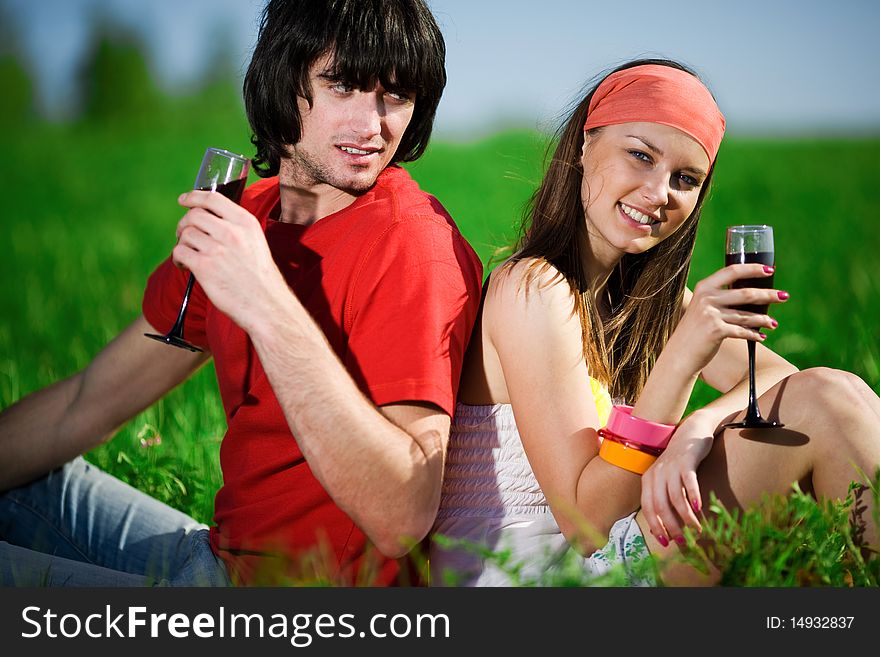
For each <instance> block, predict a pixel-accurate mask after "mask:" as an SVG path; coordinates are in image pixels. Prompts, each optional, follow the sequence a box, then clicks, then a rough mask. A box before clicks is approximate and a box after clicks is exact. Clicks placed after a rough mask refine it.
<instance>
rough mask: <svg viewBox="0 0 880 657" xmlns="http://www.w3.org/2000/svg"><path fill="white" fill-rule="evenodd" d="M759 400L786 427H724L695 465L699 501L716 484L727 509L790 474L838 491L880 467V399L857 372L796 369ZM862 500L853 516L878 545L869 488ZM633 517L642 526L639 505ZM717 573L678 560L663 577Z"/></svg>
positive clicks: (690, 579)
mask: <svg viewBox="0 0 880 657" xmlns="http://www.w3.org/2000/svg"><path fill="white" fill-rule="evenodd" d="M760 407H761V410H762V412H763V413H764V415H765V417H770V418H772V419H777V420H779V421H781V422H783V423H784V424H785V427H784V428H782V429H764V430H755V429H751V430H749V429H726V430H723V433H721V434H719V435H718V436H717V437H716V439H715V443H714V445H713V447H712V451H711V452H710V454H709V456H707V457H706V459H705V460H704V461H703V463H702V464H701V466H700V468H699V471H698V473H697V474H698V477H699V481H700V493H701V496H702V498H703V501H704V502H705V501H706V500H707V499H708V498H709V493H710V492H714V493H715V495H717V496H718V498H719V500H720V501H721V502H722V503H723V504H724V505H725V506H726V507H727V508H728V509H734V508H740V509H742V508H746V507H748V506H750V505H753V504H755V503H757V502H759V501H760V500H761V496H762V495H763V494H765V493H767V494H771V495H772V494H782V495H785V494H787V493H789V492H790V491H791V485H792V484H793V483H794V482H800V484H801V487H802V488H803V489H804V490H805V491H809V492H811V493H812V494H813V495H814V496H815V497H816V498H818V499H826V498H831V499H834V498H840V499H842V498H843V497H845V496H846V494H847V491H848V489H849V485H850V482H851V481H861V480H862V474H861V473H864V474H865V475H866V476H867V477H869V478H871V479H873V477H874V473H875V471H876V469H877V468H878V467H880V399H878V397H877V395H876V394H874V392H873V391H872V390H871V389H870V388H869V387H868V386H867V384H865V382H864V381H862V380H861V379H860V378H858V377H857V376H855V375H853V374H850V373H848V372H841V371H837V370H831V369H826V368H816V369H812V370H805V371H803V372H798V373H797V374H794V375H792V376H790V377H788V378H787V379H785V380H784V381H781V382H780V383H778V384H777V385H776V386H774V387H773V388H772V389H770V390H769V391H767V392H766V393H765V394H764V395H762V396H761V398H760ZM744 414H745V412H744V411H743V413H742V414H741V416H742V415H744ZM861 501H862V502H863V503H866V504H867V507H868V508H867V509H863V510H862V512H861V513H859V515H858V517H854V518H853V521H854V522H856V523H858V524H859V525H860V526H863V529H864V533H863V540H864V543H865V544H868V545H874V546H877V545H878V544H880V539H878V528H877V526H876V524H875V523H874V519H873V512H872V507H873V497H872V495H871V493H870V492H867V493H866V494H865V495H863V496H862V499H861ZM636 519H637V521H638V522H639V525H640V526H641V527H642V528H647V526H648V525H647V523H646V522H645V520H644V518H643V516H642V514H641V512H640V513H639V515H638V516H637V518H636ZM645 540H646V541H647V544H648V548H649V549H650V550H651V552H652V553H653V554H656V555H661V556H662V555H665V554H674V553H675V552H677V547H676V545H675V543H674V542H671V543H670V547H669V548H663V547H662V546H661V545H660V544H659V543H658V542H657V540H656V539H655V538H654V537H653V536H652V535H651V534H650V533H649V532H645ZM717 576H718V574H717V573H714V574H712V575H711V576H710V578H709V580H706V578H705V577H704V576H702V575H700V574H699V573H697V572H696V571H695V570H694V569H693V568H690V567H688V566H685V565H682V566H676V567H673V568H671V569H670V571H669V572H665V575H664V580H665V581H666V582H667V583H669V584H686V585H697V584H705V583H712V582H713V580H716V579H717Z"/></svg>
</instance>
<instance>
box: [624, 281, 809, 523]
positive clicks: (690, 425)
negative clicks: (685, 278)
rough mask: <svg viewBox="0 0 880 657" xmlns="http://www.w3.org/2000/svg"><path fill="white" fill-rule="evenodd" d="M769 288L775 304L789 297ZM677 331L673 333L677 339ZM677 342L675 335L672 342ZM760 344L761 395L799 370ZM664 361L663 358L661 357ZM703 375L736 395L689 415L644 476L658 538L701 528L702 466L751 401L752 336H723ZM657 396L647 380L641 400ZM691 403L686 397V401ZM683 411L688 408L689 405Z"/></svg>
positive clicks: (645, 504) (647, 508)
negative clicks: (719, 433) (720, 434)
mask: <svg viewBox="0 0 880 657" xmlns="http://www.w3.org/2000/svg"><path fill="white" fill-rule="evenodd" d="M768 292H769V294H767V293H765V296H768V297H769V302H770V303H779V302H781V301H783V300H782V299H779V298H778V296H774V295H775V294H776V291H775V290H770V291H768ZM692 301H693V294H691V292H690V291H689V290H687V291H686V292H685V298H684V311H685V314H684V317H687V316H688V313H687V311H688V309H689V308H690V306H691V303H692ZM756 317H765V316H756ZM703 321H705V319H704V320H703ZM762 326H763V327H766V328H775V327H774V326H773V325H772V322H770V321H769V317H765V320H764V323H763V325H762ZM677 333H678V330H676V334H677ZM676 334H674V335H673V339H674V338H675V337H676ZM731 337H733V336H731ZM672 343H673V340H672V339H671V340H670V345H672ZM672 346H673V348H668V349H665V350H664V352H663V355H661V359H662V358H664V357H668V356H670V355H672V354H676V353H678V352H677V350H676V349H675V348H674V345H672ZM755 347H756V349H755V353H756V358H755V365H756V367H755V384H756V388H757V392H758V394H759V395H760V394H761V393H763V392H764V391H766V390H768V389H769V388H771V387H772V386H774V385H775V384H776V383H778V382H779V381H781V380H782V379H784V378H785V377H787V376H789V375H791V374H793V373H794V372H796V371H797V368H796V367H794V366H793V365H792V364H791V363H789V362H788V361H786V360H785V359H784V358H782V357H781V356H779V355H778V354H775V353H773V352H772V351H770V350H769V349H767V348H766V347H764V346H763V345H762V344H760V342H759V343H758V344H756V345H755ZM659 364H660V359H658V365H659ZM656 369H657V368H655V371H656ZM700 376H701V377H702V378H703V380H704V381H705V382H706V383H708V384H709V385H710V386H712V387H713V388H715V389H716V390H719V391H720V392H724V393H728V392H730V393H732V394H726V395H724V396H723V397H720V398H718V399H716V400H714V401H713V402H711V403H709V404H707V405H706V406H704V407H703V408H701V409H699V410H697V411H695V412H694V413H691V414H690V415H689V416H688V417H686V418H685V419H684V420H683V421H682V422H681V423H680V424H679V426H678V428H677V429H676V431H675V434H674V435H673V438H672V440H671V441H670V443H669V446H668V447H667V449H666V451H665V452H664V453H663V455H662V456H661V457H660V458H659V459H658V460H657V462H656V463H655V464H654V465H653V466H652V467H651V468H650V469H649V470H648V471H647V472H646V473H645V475H644V476H643V478H642V499H641V505H642V509H643V512H644V514H645V517H646V518H647V520H648V524H649V526H650V529H651V532H652V533H653V534H654V535H655V536H658V537H660V536H670V537H675V536H679V535H680V534H681V527H682V525H685V524H686V525H690V526H692V527H694V528H696V529H699V527H700V524H699V521H698V519H697V516H696V512H699V510H700V509H701V508H702V496H701V493H700V488H699V483H698V480H697V472H696V471H697V467H698V466H699V464H700V463H701V462H702V460H703V459H704V458H705V457H706V455H707V454H708V453H709V450H710V449H711V448H712V443H713V441H714V436H715V433H716V432H717V430H718V427H719V426H720V425H721V424H723V423H725V422H727V421H729V420H730V418H732V417H733V416H734V415H735V414H736V413H738V412H740V411H741V410H742V409H743V408H745V406H746V404H747V402H748V351H747V344H746V340H744V339H732V340H728V339H725V340H723V341H722V342H721V343H720V345H719V347H718V349H717V351H716V352H715V353H714V355H713V356H712V358H711V360H709V362H708V363H707V364H706V365H705V366H704V367H703V368H702V370H701V372H700ZM652 380H661V379H660V377H657V379H654V372H653V371H652V374H651V379H649V383H650V382H651V381H652ZM692 385H693V383H691V386H692ZM667 394H668V393H667ZM688 394H690V390H689V391H688ZM649 395H652V397H649ZM654 395H656V396H658V397H659V396H660V395H661V393H657V392H652V391H651V390H649V386H648V385H646V387H645V391H644V392H643V394H642V396H641V398H640V402H641V401H642V400H646V401H647V400H648V399H649V398H650V399H653V398H654V397H653V396H654ZM686 402H687V400H686V399H685V400H684V403H685V404H686ZM654 403H656V400H655V402H654ZM637 409H638V405H637ZM648 412H650V411H648ZM681 412H682V413H683V412H684V408H683V407H681ZM646 419H652V418H646ZM661 421H667V422H675V418H674V417H669V418H668V419H666V420H661Z"/></svg>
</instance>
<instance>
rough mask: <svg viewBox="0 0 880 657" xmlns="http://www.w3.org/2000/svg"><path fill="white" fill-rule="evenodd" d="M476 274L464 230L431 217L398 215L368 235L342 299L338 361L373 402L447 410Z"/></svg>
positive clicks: (472, 308)
mask: <svg viewBox="0 0 880 657" xmlns="http://www.w3.org/2000/svg"><path fill="white" fill-rule="evenodd" d="M481 277H482V267H481V265H480V261H479V259H478V258H477V257H476V255H475V254H474V252H473V250H472V249H471V248H470V246H469V245H468V244H467V242H466V241H465V240H464V238H463V237H462V236H461V235H460V234H459V233H457V232H456V231H454V230H452V229H451V227H450V226H449V225H448V224H447V223H446V222H444V221H439V220H437V219H436V218H433V217H411V218H409V219H405V220H403V221H399V222H397V223H395V224H393V225H392V226H390V227H389V228H388V229H386V231H385V232H384V233H383V234H382V235H381V236H380V237H379V238H378V239H377V240H376V241H375V242H374V243H373V245H372V247H371V248H370V249H369V250H368V251H367V253H366V255H365V257H364V260H363V262H362V265H361V268H360V270H359V271H358V273H357V275H356V278H355V283H354V286H353V288H352V293H351V296H350V299H349V302H348V304H347V305H348V307H347V308H346V313H345V317H346V326H345V329H346V332H347V333H348V336H349V340H348V347H349V348H348V350H347V352H346V354H345V357H344V358H343V361H344V364H345V366H346V367H347V368H348V370H349V372H351V374H352V376H353V377H354V378H355V380H356V381H357V382H358V384H359V385H360V386H361V389H362V390H364V391H365V392H366V393H367V395H368V396H369V397H370V398H371V400H372V401H373V403H374V404H376V405H377V406H383V405H386V404H394V403H400V402H407V401H419V402H429V403H433V404H435V405H437V406H439V407H440V408H441V409H443V411H445V412H446V413H448V414H449V415H450V416H451V415H452V414H453V413H454V411H455V397H456V394H457V392H458V382H459V377H460V375H461V367H462V362H463V359H464V353H465V349H466V348H467V343H468V340H469V338H470V334H471V329H472V328H473V324H474V321H475V319H476V316H477V310H478V308H479V302H480V280H481Z"/></svg>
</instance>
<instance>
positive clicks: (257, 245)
mask: <svg viewBox="0 0 880 657" xmlns="http://www.w3.org/2000/svg"><path fill="white" fill-rule="evenodd" d="M178 202H179V203H180V204H181V205H182V206H183V207H185V208H189V211H188V212H187V213H186V214H185V215H184V216H183V218H182V219H181V220H180V223H178V225H177V238H178V243H177V246H176V247H174V251H173V252H172V259H173V261H174V263H175V264H176V265H178V266H179V267H185V268H186V269H188V270H190V271H191V272H192V273H193V274H195V277H196V280H198V282H199V285H201V286H202V289H204V291H205V294H207V295H208V298H209V299H210V300H211V302H212V303H213V304H214V305H215V306H216V307H217V308H218V309H219V310H221V311H222V312H223V313H225V314H226V315H228V316H229V317H230V318H231V319H232V320H233V321H234V322H235V323H236V324H238V325H239V326H240V327H242V328H243V329H244V330H245V331H248V332H250V330H251V329H252V328H253V324H254V322H255V321H256V318H257V317H259V316H260V313H261V309H262V312H265V309H266V308H272V306H273V305H275V304H277V303H278V302H279V300H280V299H287V300H289V299H290V298H291V297H292V295H291V294H290V290H289V288H288V287H287V283H286V282H285V281H284V278H283V277H282V275H281V272H280V271H278V267H277V266H276V265H275V261H274V260H273V259H272V254H271V252H270V251H269V245H268V244H267V243H266V237H265V235H264V234H263V231H262V229H261V228H260V223H259V221H258V220H257V218H256V217H254V216H253V215H252V214H251V213H250V212H248V211H247V210H245V209H244V208H242V207H241V206H239V205H238V204H236V203H233V202H232V201H231V200H229V199H228V198H226V197H225V196H223V195H222V194H218V193H216V192H204V191H192V192H187V193H185V194H181V195H180V198H178Z"/></svg>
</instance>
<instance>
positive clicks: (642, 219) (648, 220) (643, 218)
mask: <svg viewBox="0 0 880 657" xmlns="http://www.w3.org/2000/svg"><path fill="white" fill-rule="evenodd" d="M620 209H621V210H623V213H624V214H625V215H626V216H627V217H629V218H630V219H632V220H633V221H637V222H639V223H640V224H642V225H644V226H650V225H651V224H656V223H659V222H658V221H657V220H656V219H654V218H653V217H649V216H648V215H646V214H642V213H641V212H639V211H638V210H636V209H635V208H631V207H629V206H628V205H624V204H623V203H621V204H620Z"/></svg>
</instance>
